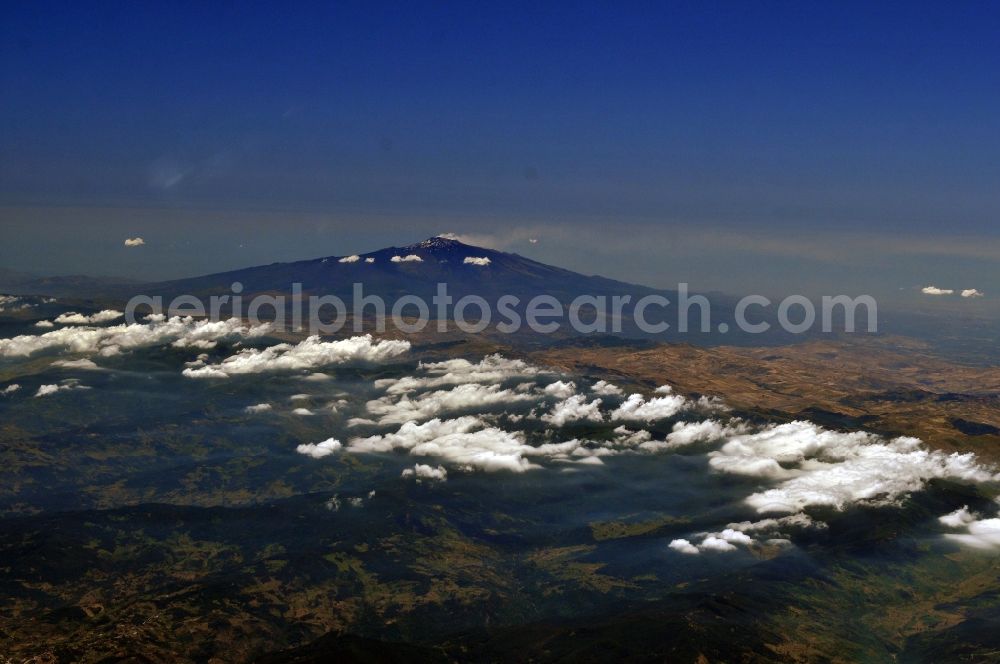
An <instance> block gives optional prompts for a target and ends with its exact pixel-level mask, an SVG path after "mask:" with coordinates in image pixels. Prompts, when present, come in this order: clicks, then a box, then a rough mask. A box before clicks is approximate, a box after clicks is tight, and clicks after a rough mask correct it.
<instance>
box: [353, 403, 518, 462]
mask: <svg viewBox="0 0 1000 664" xmlns="http://www.w3.org/2000/svg"><path fill="white" fill-rule="evenodd" d="M396 449H400V450H407V451H409V453H410V454H412V455H414V456H433V457H437V458H441V459H444V460H446V461H449V462H451V463H454V464H457V465H459V466H467V467H470V468H477V469H479V470H485V471H498V470H509V471H513V472H524V471H525V470H528V469H529V468H532V467H534V466H533V465H532V464H531V462H530V461H529V460H528V459H527V458H526V457H528V456H531V455H534V454H538V451H537V448H533V447H532V446H530V445H527V444H526V443H525V442H524V435H523V434H521V433H520V432H508V431H502V430H500V429H498V428H496V427H489V426H486V424H485V423H484V422H483V421H482V420H481V419H480V418H478V417H473V416H466V417H459V418H456V419H453V420H440V419H433V420H430V421H428V422H425V423H423V424H417V423H416V422H406V423H405V424H403V425H402V426H401V427H400V428H399V430H398V431H397V432H396V433H391V434H385V435H382V436H370V437H368V438H354V439H352V440H350V441H349V442H348V451H350V452H389V451H392V450H396Z"/></svg>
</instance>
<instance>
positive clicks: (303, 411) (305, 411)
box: [292, 408, 313, 416]
mask: <svg viewBox="0 0 1000 664" xmlns="http://www.w3.org/2000/svg"><path fill="white" fill-rule="evenodd" d="M312 414H313V412H312V411H311V410H309V409H308V408H295V409H294V410H292V415H301V416H305V415H312Z"/></svg>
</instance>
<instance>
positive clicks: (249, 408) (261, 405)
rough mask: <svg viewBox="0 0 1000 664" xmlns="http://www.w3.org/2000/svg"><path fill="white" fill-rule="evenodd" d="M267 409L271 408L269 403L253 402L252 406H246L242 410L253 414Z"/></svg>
mask: <svg viewBox="0 0 1000 664" xmlns="http://www.w3.org/2000/svg"><path fill="white" fill-rule="evenodd" d="M269 410H271V404H269V403H258V404H254V405H253V406H247V407H246V408H244V409H243V412H244V413H248V414H250V415H255V414H257V413H266V412H268V411H269Z"/></svg>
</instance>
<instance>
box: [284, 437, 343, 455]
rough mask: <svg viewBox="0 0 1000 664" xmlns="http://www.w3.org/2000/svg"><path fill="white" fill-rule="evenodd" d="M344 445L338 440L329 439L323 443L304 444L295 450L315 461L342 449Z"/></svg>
mask: <svg viewBox="0 0 1000 664" xmlns="http://www.w3.org/2000/svg"><path fill="white" fill-rule="evenodd" d="M342 447H343V444H341V442H340V441H339V440H337V439H336V438H327V439H326V440H324V441H323V442H322V443H303V444H302V445H299V446H298V447H296V448H295V451H296V452H298V453H299V454H305V455H306V456H311V457H312V458H314V459H322V458H323V457H325V456H329V455H331V454H333V453H334V452H336V451H337V450H339V449H341V448H342Z"/></svg>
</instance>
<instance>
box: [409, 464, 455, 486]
mask: <svg viewBox="0 0 1000 664" xmlns="http://www.w3.org/2000/svg"><path fill="white" fill-rule="evenodd" d="M400 477H403V478H407V477H414V478H416V480H417V482H421V481H422V480H428V481H432V482H444V481H446V480H447V479H448V471H447V470H445V468H444V466H438V467H437V468H434V467H433V466H428V465H426V464H423V463H418V464H415V465H414V466H413V468H405V469H404V470H403V472H402V473H401V474H400Z"/></svg>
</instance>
